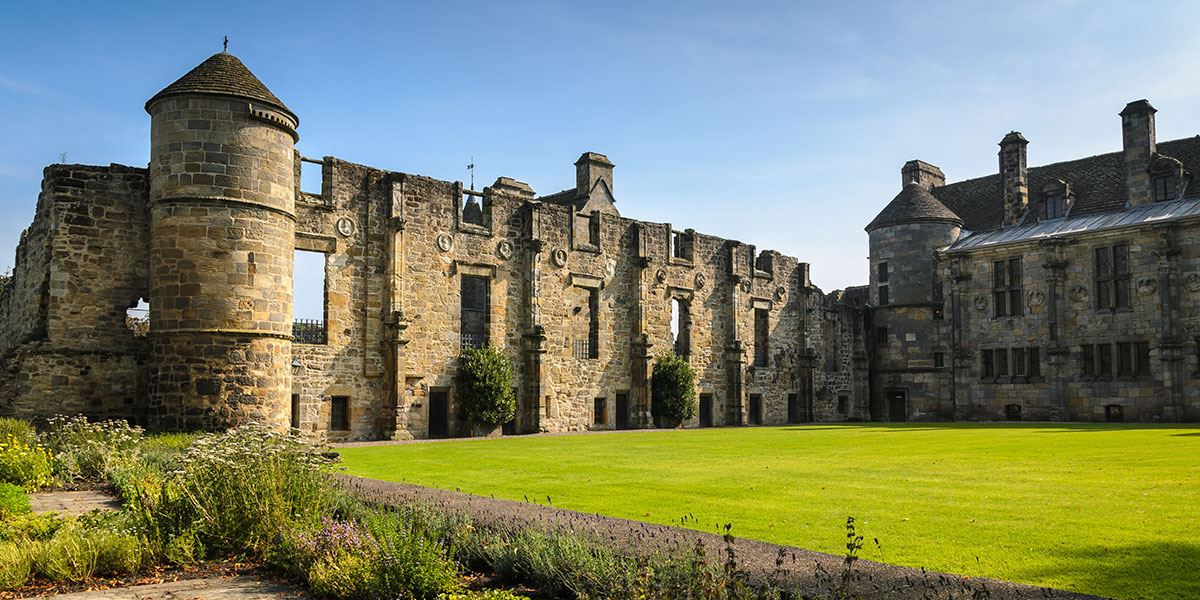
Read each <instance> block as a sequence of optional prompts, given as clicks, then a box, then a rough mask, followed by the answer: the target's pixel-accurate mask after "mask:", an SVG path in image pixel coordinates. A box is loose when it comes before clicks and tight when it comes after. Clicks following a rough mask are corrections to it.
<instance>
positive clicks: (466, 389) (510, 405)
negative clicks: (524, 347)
mask: <svg viewBox="0 0 1200 600" xmlns="http://www.w3.org/2000/svg"><path fill="white" fill-rule="evenodd" d="M512 381H513V368H512V362H511V361H510V360H509V359H508V355H507V354H505V353H503V352H501V351H500V350H498V349H496V348H493V347H491V346H485V347H483V348H464V349H463V352H462V356H460V357H459V359H458V397H459V398H460V399H461V401H462V403H463V410H464V412H465V413H466V417H467V420H468V421H470V422H472V423H476V424H482V425H503V424H504V423H507V422H509V421H511V420H512V419H513V417H515V416H516V414H517V398H516V395H515V394H514V393H513V387H512Z"/></svg>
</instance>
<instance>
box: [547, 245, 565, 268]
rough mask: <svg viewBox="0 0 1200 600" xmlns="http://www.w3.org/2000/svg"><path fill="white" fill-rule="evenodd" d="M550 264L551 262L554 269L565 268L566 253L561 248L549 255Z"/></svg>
mask: <svg viewBox="0 0 1200 600" xmlns="http://www.w3.org/2000/svg"><path fill="white" fill-rule="evenodd" d="M550 262H553V263H554V266H556V267H565V266H567V251H566V250H563V249H562V248H559V249H558V250H555V251H554V252H552V253H551V254H550Z"/></svg>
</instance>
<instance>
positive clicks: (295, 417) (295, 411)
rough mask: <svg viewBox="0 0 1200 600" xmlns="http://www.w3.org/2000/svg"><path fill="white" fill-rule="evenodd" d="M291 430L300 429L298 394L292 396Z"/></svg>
mask: <svg viewBox="0 0 1200 600" xmlns="http://www.w3.org/2000/svg"><path fill="white" fill-rule="evenodd" d="M292 429H300V394H292Z"/></svg>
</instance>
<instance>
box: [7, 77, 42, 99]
mask: <svg viewBox="0 0 1200 600" xmlns="http://www.w3.org/2000/svg"><path fill="white" fill-rule="evenodd" d="M0 88H4V89H6V90H9V91H12V92H17V93H18V94H28V95H30V96H47V95H49V94H50V91H49V90H47V89H45V88H43V87H41V86H38V85H35V84H32V83H29V82H27V81H20V80H18V79H13V78H11V77H5V76H4V75H0Z"/></svg>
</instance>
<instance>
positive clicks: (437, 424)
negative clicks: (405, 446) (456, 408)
mask: <svg viewBox="0 0 1200 600" xmlns="http://www.w3.org/2000/svg"><path fill="white" fill-rule="evenodd" d="M429 437H430V439H438V438H446V437H450V398H449V394H447V393H446V392H445V390H436V391H431V392H429Z"/></svg>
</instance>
